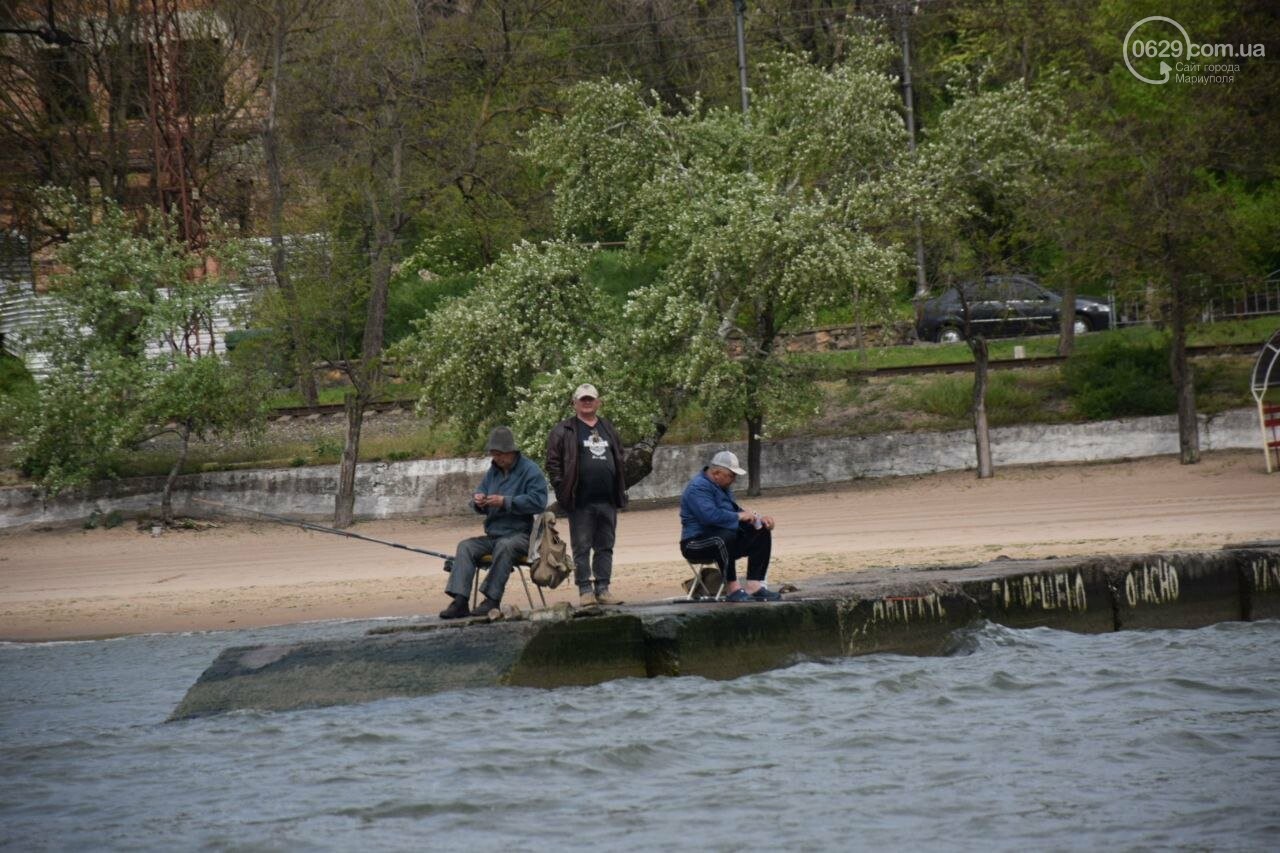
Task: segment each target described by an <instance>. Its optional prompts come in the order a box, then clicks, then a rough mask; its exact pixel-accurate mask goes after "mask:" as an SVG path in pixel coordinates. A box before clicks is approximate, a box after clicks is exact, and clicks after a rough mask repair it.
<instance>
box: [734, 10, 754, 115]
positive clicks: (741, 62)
mask: <svg viewBox="0 0 1280 853" xmlns="http://www.w3.org/2000/svg"><path fill="white" fill-rule="evenodd" d="M733 9H734V11H735V12H737V18H736V21H737V26H738V89H739V90H740V91H741V92H742V114H743V115H746V114H747V110H748V108H749V107H750V103H749V101H748V100H747V23H746V15H747V0H733Z"/></svg>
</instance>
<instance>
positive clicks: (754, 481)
mask: <svg viewBox="0 0 1280 853" xmlns="http://www.w3.org/2000/svg"><path fill="white" fill-rule="evenodd" d="M756 330H757V331H758V333H759V334H758V340H759V343H758V344H756V346H755V348H754V350H753V351H751V352H750V353H749V354H748V360H747V370H746V380H747V412H746V422H747V494H748V495H750V496H752V497H755V496H756V495H759V494H760V482H761V479H762V478H761V476H760V450H761V446H760V436H761V435H763V434H764V413H765V405H764V400H763V399H762V397H763V394H764V389H763V388H762V387H761V386H762V385H763V384H764V381H765V377H766V376H767V375H768V362H769V357H770V355H772V353H773V338H774V336H775V335H776V334H777V333H778V329H777V324H776V323H775V322H774V315H773V306H772V305H768V304H766V305H765V306H764V307H763V308H762V309H761V310H760V311H759V313H758V315H757V318H756ZM744 343H746V342H745V341H744Z"/></svg>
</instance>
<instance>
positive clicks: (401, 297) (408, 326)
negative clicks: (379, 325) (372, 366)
mask: <svg viewBox="0 0 1280 853" xmlns="http://www.w3.org/2000/svg"><path fill="white" fill-rule="evenodd" d="M475 286H476V276H475V275H474V274H472V273H454V274H451V275H444V276H439V277H434V278H427V279H424V278H422V277H421V276H419V275H417V274H416V273H413V272H405V273H402V274H401V275H398V276H396V278H395V279H394V280H393V281H392V282H391V289H390V292H389V293H388V294H387V323H386V327H385V328H386V332H385V336H384V337H385V340H386V342H387V344H388V345H390V344H394V343H395V342H396V341H399V340H403V339H404V338H406V337H408V336H409V335H411V334H413V332H414V322H415V321H416V320H420V319H422V318H423V317H425V316H426V315H427V312H429V311H433V310H435V308H436V307H437V306H438V305H439V304H440V303H441V302H442V301H444V300H445V299H448V298H449V297H451V296H462V295H463V294H465V293H469V292H471V290H472V289H473V288H474V287H475Z"/></svg>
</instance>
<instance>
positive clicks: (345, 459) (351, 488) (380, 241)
mask: <svg viewBox="0 0 1280 853" xmlns="http://www.w3.org/2000/svg"><path fill="white" fill-rule="evenodd" d="M371 209H372V210H373V212H374V221H375V223H376V225H375V227H376V228H377V234H376V235H375V237H374V248H373V257H372V258H371V259H370V268H369V276H370V278H371V287H370V289H369V306H368V309H367V313H366V315H365V324H364V341H363V343H362V345H361V353H360V362H359V364H358V365H356V366H355V368H354V369H353V370H352V371H351V382H352V384H353V385H354V386H355V388H354V389H353V390H352V391H349V392H348V393H347V395H346V396H345V397H344V398H343V401H342V403H343V410H344V411H345V412H346V415H347V440H346V443H345V444H344V445H343V448H342V465H341V467H340V469H339V471H338V493H337V495H336V496H335V498H334V509H333V526H334V527H338V528H343V527H349V526H350V525H351V521H352V518H353V517H354V513H355V502H356V492H355V488H356V461H357V459H359V456H360V429H361V427H362V425H363V424H364V409H365V406H366V405H368V403H369V401H370V400H372V399H373V398H374V395H375V394H376V393H377V389H378V387H379V384H380V383H381V381H382V335H383V326H384V325H385V324H386V319H387V290H388V288H389V287H390V285H391V245H392V243H393V242H394V240H395V234H394V233H393V231H392V229H391V228H389V227H388V226H387V225H386V224H385V223H384V222H382V221H381V220H380V218H379V217H378V216H377V213H378V205H377V204H376V203H372V204H371Z"/></svg>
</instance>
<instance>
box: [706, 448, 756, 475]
mask: <svg viewBox="0 0 1280 853" xmlns="http://www.w3.org/2000/svg"><path fill="white" fill-rule="evenodd" d="M707 467H708V468H712V467H715V468H727V469H728V470H730V471H732V472H733V473H735V474H737V475H738V476H739V477H741V476H742V475H743V474H746V473H747V472H746V471H744V470H743V469H742V466H740V465H739V464H738V456H737V454H736V453H731V452H729V451H728V450H721V451H720V452H719V453H717V454H716V455H715V456H712V457H711V461H710V462H708V463H707Z"/></svg>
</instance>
